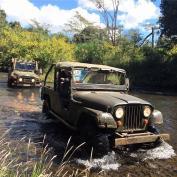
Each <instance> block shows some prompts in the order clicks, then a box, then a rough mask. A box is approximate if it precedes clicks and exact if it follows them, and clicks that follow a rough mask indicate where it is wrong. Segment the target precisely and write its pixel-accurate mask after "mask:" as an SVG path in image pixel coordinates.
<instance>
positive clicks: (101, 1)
mask: <svg viewBox="0 0 177 177" xmlns="http://www.w3.org/2000/svg"><path fill="white" fill-rule="evenodd" d="M91 1H92V2H93V3H94V4H95V5H96V7H97V8H98V10H99V11H100V13H101V15H102V17H103V19H104V23H105V25H106V29H107V32H108V36H109V38H110V40H111V42H112V44H113V45H116V43H117V37H118V36H119V34H120V27H119V26H118V22H117V17H118V7H119V0H111V2H112V7H107V5H106V3H105V0H91Z"/></svg>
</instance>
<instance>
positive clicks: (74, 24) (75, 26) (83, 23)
mask: <svg viewBox="0 0 177 177" xmlns="http://www.w3.org/2000/svg"><path fill="white" fill-rule="evenodd" d="M88 26H93V23H91V22H89V21H88V20H87V19H86V18H84V17H83V16H82V15H81V14H80V13H79V12H78V11H77V12H76V13H75V15H74V17H73V18H72V19H71V20H70V21H69V22H68V23H66V24H65V31H66V32H69V33H71V34H79V33H80V32H81V31H82V30H83V29H85V28H86V27H88Z"/></svg>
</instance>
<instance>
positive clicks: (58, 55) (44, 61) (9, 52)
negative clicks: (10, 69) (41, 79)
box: [0, 27, 74, 68]
mask: <svg viewBox="0 0 177 177" xmlns="http://www.w3.org/2000/svg"><path fill="white" fill-rule="evenodd" d="M73 49H74V44H69V43H68V42H67V41H66V39H65V38H64V37H58V36H49V35H47V34H46V33H43V32H42V33H39V32H38V31H28V30H25V29H21V28H19V27H13V28H11V27H6V28H4V29H3V31H2V33H1V40H0V52H1V53H0V54H1V55H0V60H1V61H3V62H5V63H8V62H9V61H10V60H11V58H25V59H27V60H36V61H39V63H40V65H41V67H43V68H45V67H46V66H47V65H48V64H49V63H54V62H58V61H61V60H73V59H74V58H73V56H74V54H73V51H74V50H73Z"/></svg>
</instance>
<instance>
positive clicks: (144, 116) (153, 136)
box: [41, 62, 169, 150]
mask: <svg viewBox="0 0 177 177" xmlns="http://www.w3.org/2000/svg"><path fill="white" fill-rule="evenodd" d="M128 89H129V80H128V78H127V77H126V72H125V70H123V69H119V68H114V67H110V66H105V65H94V64H86V63H78V62H60V63H58V64H53V65H52V66H51V67H50V69H49V70H48V72H47V74H46V77H45V81H44V86H43V87H42V89H41V99H42V100H43V109H42V111H43V113H45V114H46V115H47V116H49V115H52V116H54V117H55V118H57V119H58V120H59V121H61V122H62V123H63V124H65V125H66V126H67V127H69V128H71V129H74V130H77V131H78V132H79V133H80V135H81V136H82V137H85V141H86V142H87V140H91V141H92V142H94V143H95V142H96V145H98V146H100V145H101V144H102V145H104V146H106V148H105V149H109V147H110V146H111V147H114V148H118V147H122V146H124V145H132V144H144V143H147V144H149V143H151V144H153V143H154V144H155V142H157V141H159V140H160V139H164V140H168V139H169V135H168V134H159V133H158V131H157V129H156V128H155V126H154V125H155V124H162V123H163V117H162V114H161V112H160V111H157V110H155V109H154V107H153V106H152V105H151V104H150V103H148V102H147V101H144V100H142V99H139V98H137V97H134V96H131V95H129V94H128V93H127V92H128ZM100 136H101V138H100ZM94 143H93V146H95V144H94ZM105 149H104V150H105Z"/></svg>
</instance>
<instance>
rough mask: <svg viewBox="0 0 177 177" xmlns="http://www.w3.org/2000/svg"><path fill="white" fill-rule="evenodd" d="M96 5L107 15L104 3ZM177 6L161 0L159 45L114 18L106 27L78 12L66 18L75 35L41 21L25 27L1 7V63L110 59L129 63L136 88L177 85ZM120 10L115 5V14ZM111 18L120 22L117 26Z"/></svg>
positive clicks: (109, 61) (118, 63)
mask: <svg viewBox="0 0 177 177" xmlns="http://www.w3.org/2000/svg"><path fill="white" fill-rule="evenodd" d="M96 2H97V3H99V2H101V1H99V0H98V1H96ZM98 5H99V6H98ZM97 7H99V10H100V13H103V14H102V15H103V16H105V17H106V15H107V14H104V6H103V4H97ZM115 7H116V6H115ZM176 7H177V1H170V0H162V2H161V7H160V8H161V13H162V15H161V17H160V19H159V25H160V37H159V39H158V40H157V41H156V42H155V45H152V43H151V41H150V40H146V41H144V40H143V38H144V37H143V35H142V34H140V32H139V31H138V30H129V31H126V32H125V31H124V29H123V27H121V26H119V25H118V24H117V23H116V22H115V20H114V19H112V20H113V21H110V20H109V19H108V18H105V20H108V21H105V24H107V26H106V27H105V29H102V28H99V27H97V26H94V24H92V23H90V22H89V21H87V20H86V19H84V18H83V17H82V16H81V15H80V14H79V13H76V15H75V17H74V18H73V19H71V22H69V23H68V24H66V31H67V32H70V33H72V34H73V35H72V37H71V35H66V34H67V33H66V32H65V33H58V34H51V33H50V32H49V31H48V30H47V29H46V28H44V27H43V26H41V25H40V24H39V23H38V22H34V25H32V26H29V27H28V28H23V27H22V26H21V25H20V23H18V22H8V21H7V20H6V14H5V12H4V11H3V10H0V63H1V65H8V63H9V62H10V60H11V59H12V58H25V59H27V60H36V61H38V62H39V63H40V67H42V68H43V69H44V70H45V69H47V67H48V66H49V64H51V63H55V62H58V61H79V62H86V63H98V64H107V65H111V66H114V67H122V68H125V69H126V70H127V71H128V76H129V78H130V79H131V86H132V88H143V89H150V90H170V91H176V90H177V40H176V39H177V24H176V23H177V22H176V21H175V20H174V19H177V10H176ZM117 13H118V11H117V8H116V9H115V11H114V12H113V14H112V15H113V16H116V15H117ZM112 23H113V24H114V25H116V26H114V29H113V31H111V29H110V27H111V24H112ZM68 36H69V37H68ZM150 37H151V36H150Z"/></svg>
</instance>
